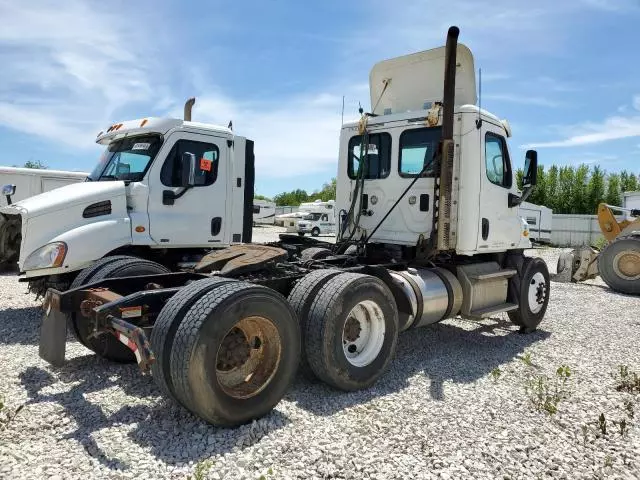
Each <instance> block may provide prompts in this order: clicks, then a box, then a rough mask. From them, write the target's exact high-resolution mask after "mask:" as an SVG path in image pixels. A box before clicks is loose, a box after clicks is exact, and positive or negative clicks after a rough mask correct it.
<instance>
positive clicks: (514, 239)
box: [477, 121, 521, 252]
mask: <svg viewBox="0 0 640 480" xmlns="http://www.w3.org/2000/svg"><path fill="white" fill-rule="evenodd" d="M482 144H483V148H482V167H481V170H480V171H481V175H480V176H481V180H480V209H479V212H480V215H479V219H478V221H479V226H478V227H479V228H478V243H477V246H478V250H479V251H481V252H482V251H503V250H506V249H508V248H512V247H513V246H514V245H516V244H517V243H518V241H519V240H520V230H521V221H520V219H519V216H518V208H517V207H509V194H510V193H515V191H516V189H515V186H514V184H515V178H514V174H513V169H512V166H511V160H510V158H509V149H508V148H507V141H506V139H505V137H504V129H502V128H501V127H498V126H496V125H493V124H491V123H489V122H487V121H484V122H483V127H482Z"/></svg>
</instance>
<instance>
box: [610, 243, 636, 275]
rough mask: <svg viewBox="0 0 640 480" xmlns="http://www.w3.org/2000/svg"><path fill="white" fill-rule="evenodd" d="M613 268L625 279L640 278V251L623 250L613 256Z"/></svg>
mask: <svg viewBox="0 0 640 480" xmlns="http://www.w3.org/2000/svg"><path fill="white" fill-rule="evenodd" d="M613 270H614V271H615V272H616V275H617V276H618V277H620V278H624V279H625V280H638V279H640V252H637V251H634V250H624V251H622V252H620V253H618V254H617V255H616V256H615V257H614V258H613Z"/></svg>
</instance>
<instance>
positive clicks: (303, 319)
mask: <svg viewBox="0 0 640 480" xmlns="http://www.w3.org/2000/svg"><path fill="white" fill-rule="evenodd" d="M305 251H306V250H305ZM338 274H340V270H316V271H314V272H311V273H308V274H307V275H305V276H304V277H302V278H301V279H300V280H299V281H298V283H296V285H295V286H294V287H293V290H291V293H289V297H288V300H289V304H290V305H291V307H293V309H294V310H295V312H296V314H297V316H298V320H299V321H300V330H301V331H302V332H304V331H305V330H306V327H307V317H308V316H309V309H310V308H311V304H312V303H313V300H314V299H315V297H316V295H317V293H318V290H320V288H322V286H323V285H324V284H325V283H327V282H328V281H329V279H331V278H333V277H335V276H336V275H338ZM306 350H307V347H306V342H305V337H304V335H303V337H302V353H301V355H300V373H302V374H303V375H304V376H305V377H306V378H308V379H309V380H314V379H316V375H315V374H314V373H313V370H311V367H310V366H309V362H308V361H307V357H306V353H305V352H306Z"/></svg>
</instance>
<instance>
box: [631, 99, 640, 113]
mask: <svg viewBox="0 0 640 480" xmlns="http://www.w3.org/2000/svg"><path fill="white" fill-rule="evenodd" d="M633 108H635V109H636V110H640V95H634V97H633Z"/></svg>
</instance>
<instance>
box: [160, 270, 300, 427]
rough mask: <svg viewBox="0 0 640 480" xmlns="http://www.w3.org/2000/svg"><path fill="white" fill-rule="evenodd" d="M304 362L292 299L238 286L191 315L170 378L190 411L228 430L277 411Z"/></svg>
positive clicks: (208, 298)
mask: <svg viewBox="0 0 640 480" xmlns="http://www.w3.org/2000/svg"><path fill="white" fill-rule="evenodd" d="M299 359H300V327H299V325H298V319H297V318H296V314H295V312H294V311H293V309H292V308H291V306H290V305H289V304H288V302H287V300H286V299H285V298H284V297H283V296H282V295H280V294H279V293H278V292H276V291H275V290H271V289H269V288H266V287H263V286H260V285H255V284H250V283H246V282H233V283H228V284H224V285H219V286H218V287H217V288H215V289H214V290H213V291H211V292H208V293H207V294H205V295H204V296H202V297H201V298H200V299H198V300H197V301H196V303H194V304H193V306H192V307H191V308H190V309H189V311H188V312H187V314H186V316H185V318H184V319H183V320H182V322H181V323H180V326H179V327H178V330H177V332H176V336H175V339H174V343H173V349H172V351H171V378H172V382H173V385H174V388H175V394H176V396H177V398H178V400H179V401H180V402H181V403H182V404H183V405H184V406H185V407H187V408H188V409H189V410H191V411H192V412H193V413H195V414H196V415H198V416H200V417H201V418H203V419H204V420H206V421H207V422H209V423H212V424H214V425H219V426H227V427H230V426H236V425H240V424H243V423H247V422H249V421H251V420H253V419H255V418H259V417H262V416H263V415H266V414H267V413H268V412H269V411H271V410H272V409H273V407H275V405H276V404H277V403H278V402H279V401H280V399H281V398H282V397H283V396H284V394H285V393H286V391H287V389H288V388H289V385H290V384H291V382H292V381H293V379H294V377H295V374H296V370H297V367H298V363H299Z"/></svg>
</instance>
